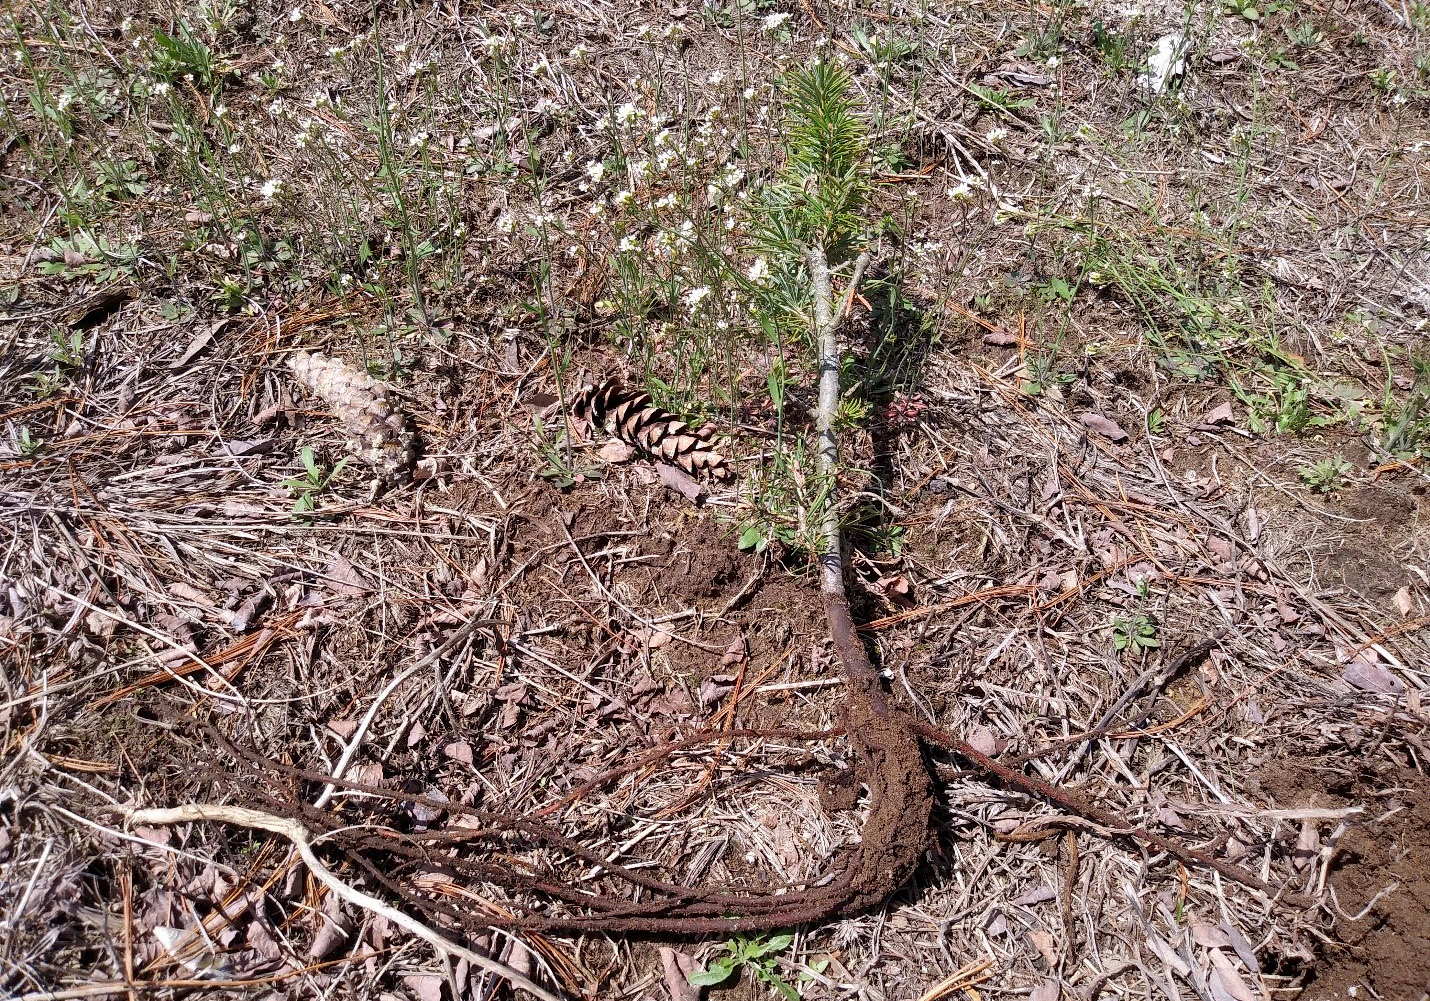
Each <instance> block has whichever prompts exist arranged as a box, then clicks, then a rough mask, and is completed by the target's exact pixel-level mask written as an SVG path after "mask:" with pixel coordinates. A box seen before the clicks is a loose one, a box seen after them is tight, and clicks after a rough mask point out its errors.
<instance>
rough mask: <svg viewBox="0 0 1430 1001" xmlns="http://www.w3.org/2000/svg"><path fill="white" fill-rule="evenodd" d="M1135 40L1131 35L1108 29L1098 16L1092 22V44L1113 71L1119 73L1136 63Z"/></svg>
mask: <svg viewBox="0 0 1430 1001" xmlns="http://www.w3.org/2000/svg"><path fill="white" fill-rule="evenodd" d="M1135 41H1136V39H1134V38H1133V37H1132V36H1131V35H1128V34H1123V33H1122V32H1118V31H1109V30H1108V28H1107V25H1106V24H1104V23H1103V22H1102V20H1101V19H1100V18H1099V19H1098V20H1096V21H1094V22H1093V23H1092V44H1093V46H1094V47H1095V48H1096V49H1097V51H1098V52H1099V53H1100V54H1101V55H1102V59H1103V61H1104V62H1105V63H1107V66H1108V68H1109V69H1110V70H1112V71H1113V72H1114V73H1121V72H1123V71H1124V70H1128V69H1132V68H1133V67H1135V66H1136V65H1137V59H1136V57H1135V56H1134V54H1133V49H1134V43H1135Z"/></svg>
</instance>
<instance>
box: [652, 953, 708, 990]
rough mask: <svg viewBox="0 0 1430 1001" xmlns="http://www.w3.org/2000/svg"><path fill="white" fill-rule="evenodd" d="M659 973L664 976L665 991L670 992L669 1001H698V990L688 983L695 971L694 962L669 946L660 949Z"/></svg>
mask: <svg viewBox="0 0 1430 1001" xmlns="http://www.w3.org/2000/svg"><path fill="white" fill-rule="evenodd" d="M660 966H661V972H663V973H664V974H665V989H666V990H668V991H670V998H671V1001H700V988H698V987H695V986H694V985H692V984H691V983H690V981H689V979H688V978H689V976H690V974H691V973H693V972H694V971H695V967H696V963H695V960H694V959H692V958H691V957H690V956H687V955H686V954H685V953H683V952H676V951H675V950H674V949H672V948H670V947H669V946H664V945H663V946H661V947H660Z"/></svg>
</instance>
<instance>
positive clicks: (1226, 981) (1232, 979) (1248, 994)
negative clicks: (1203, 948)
mask: <svg viewBox="0 0 1430 1001" xmlns="http://www.w3.org/2000/svg"><path fill="white" fill-rule="evenodd" d="M1210 956H1211V961H1212V975H1211V977H1210V982H1209V984H1208V987H1210V988H1211V992H1212V996H1213V997H1214V998H1217V1001H1261V994H1260V992H1258V991H1254V990H1252V989H1251V988H1250V987H1249V986H1248V985H1247V983H1246V981H1245V980H1243V979H1241V974H1240V973H1238V972H1237V971H1236V965H1235V964H1234V963H1232V961H1231V957H1230V956H1228V955H1227V954H1226V953H1224V952H1222V951H1221V950H1220V949H1213V950H1212V951H1211V953H1210Z"/></svg>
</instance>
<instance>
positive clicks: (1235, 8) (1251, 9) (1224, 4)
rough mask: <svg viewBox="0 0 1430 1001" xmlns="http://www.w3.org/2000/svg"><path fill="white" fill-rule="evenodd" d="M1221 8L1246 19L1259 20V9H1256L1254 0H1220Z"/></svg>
mask: <svg viewBox="0 0 1430 1001" xmlns="http://www.w3.org/2000/svg"><path fill="white" fill-rule="evenodd" d="M1221 9H1222V10H1224V11H1225V12H1226V13H1228V14H1235V15H1236V16H1237V17H1242V18H1245V19H1246V20H1248V21H1260V20H1261V11H1260V10H1258V9H1257V6H1256V0H1221Z"/></svg>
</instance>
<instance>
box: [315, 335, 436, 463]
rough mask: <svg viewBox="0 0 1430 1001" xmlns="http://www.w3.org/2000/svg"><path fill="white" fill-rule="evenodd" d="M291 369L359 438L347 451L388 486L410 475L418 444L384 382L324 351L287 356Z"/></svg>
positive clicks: (356, 437) (350, 431) (352, 442)
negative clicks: (367, 466) (368, 467)
mask: <svg viewBox="0 0 1430 1001" xmlns="http://www.w3.org/2000/svg"><path fill="white" fill-rule="evenodd" d="M288 367H289V368H290V369H292V370H293V376H294V378H295V379H297V380H298V382H299V384H300V385H302V386H303V387H304V388H305V389H307V390H308V391H309V392H312V393H314V394H316V395H317V396H319V397H321V398H322V400H323V402H324V403H326V404H327V405H328V406H329V407H330V408H331V409H332V411H333V413H334V414H336V415H337V417H338V419H339V420H341V421H342V422H343V425H344V426H345V427H346V428H347V429H348V432H349V433H350V434H352V435H353V436H354V440H352V441H350V442H349V443H348V448H349V449H350V450H351V451H352V452H353V453H354V454H355V455H356V456H357V458H358V461H359V462H363V463H366V464H367V465H369V466H371V467H373V469H375V470H376V471H377V474H378V477H379V478H380V479H381V480H382V481H383V482H384V483H386V484H396V483H400V482H401V481H403V480H404V479H406V478H407V477H408V476H409V475H410V474H411V470H412V463H413V461H414V460H415V459H416V452H417V448H416V442H415V440H414V438H413V436H412V434H411V433H410V432H409V431H408V430H407V426H406V421H405V419H404V418H403V415H402V410H401V409H400V408H399V407H398V406H397V404H396V403H395V402H394V401H393V400H392V398H391V396H390V393H389V391H388V388H387V386H386V385H385V384H383V383H381V382H378V381H377V380H376V379H374V378H373V377H372V376H370V375H368V374H367V373H366V372H364V371H363V370H362V369H359V368H354V367H353V366H351V365H349V364H348V363H347V362H345V361H342V360H341V359H339V358H330V357H328V356H327V355H325V354H323V353H322V352H321V351H313V352H308V351H298V352H296V353H294V354H293V355H291V356H290V357H289V358H288Z"/></svg>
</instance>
